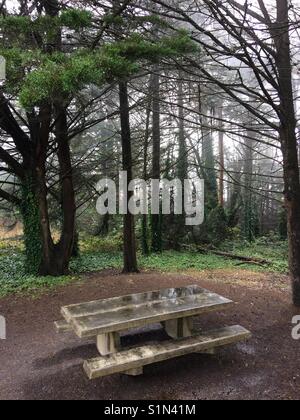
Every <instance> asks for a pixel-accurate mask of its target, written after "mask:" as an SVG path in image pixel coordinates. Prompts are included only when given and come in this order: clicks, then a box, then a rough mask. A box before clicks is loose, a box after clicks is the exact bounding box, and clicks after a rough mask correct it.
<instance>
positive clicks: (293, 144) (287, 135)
mask: <svg viewBox="0 0 300 420" xmlns="http://www.w3.org/2000/svg"><path fill="white" fill-rule="evenodd" d="M277 15H278V17H277V24H276V26H275V29H274V38H275V43H276V49H277V68H278V77H279V94H280V105H281V106H280V108H281V127H280V140H281V146H282V153H283V169H284V188H285V191H284V197H285V206H286V210H287V218H288V234H289V263H290V275H291V281H292V289H293V302H294V304H295V305H296V306H300V181H299V177H300V175H299V162H298V154H297V136H296V128H297V123H296V117H295V107H294V98H293V83H292V65H291V63H292V59H291V48H290V36H289V30H288V29H289V16H288V15H289V4H288V1H287V0H277Z"/></svg>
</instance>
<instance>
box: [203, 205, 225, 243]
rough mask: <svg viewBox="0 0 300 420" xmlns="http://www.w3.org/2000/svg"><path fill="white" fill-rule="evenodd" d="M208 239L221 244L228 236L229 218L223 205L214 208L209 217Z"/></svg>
mask: <svg viewBox="0 0 300 420" xmlns="http://www.w3.org/2000/svg"><path fill="white" fill-rule="evenodd" d="M207 231H208V239H209V241H210V243H212V244H214V245H219V244H220V243H222V242H223V241H224V240H225V239H226V237H227V236H228V220H227V216H226V213H225V210H224V208H223V207H221V206H218V207H216V208H215V209H213V210H212V211H211V212H210V213H209V216H208V219H207Z"/></svg>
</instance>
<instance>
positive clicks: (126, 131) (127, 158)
mask: <svg viewBox="0 0 300 420" xmlns="http://www.w3.org/2000/svg"><path fill="white" fill-rule="evenodd" d="M119 96H120V119H121V138H122V159H123V170H124V171H125V172H127V187H128V186H129V184H130V182H131V181H132V179H133V170H132V151H131V131H130V113H129V100H128V86H127V82H126V81H123V82H120V84H119ZM127 190H128V188H127ZM132 196H133V192H132V191H128V195H127V214H126V215H124V269H123V272H124V273H137V272H138V266H137V256H136V239H135V223H134V216H133V215H132V214H131V213H130V212H129V209H128V204H129V201H130V199H131V197H132Z"/></svg>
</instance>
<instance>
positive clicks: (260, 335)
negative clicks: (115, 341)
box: [0, 271, 300, 400]
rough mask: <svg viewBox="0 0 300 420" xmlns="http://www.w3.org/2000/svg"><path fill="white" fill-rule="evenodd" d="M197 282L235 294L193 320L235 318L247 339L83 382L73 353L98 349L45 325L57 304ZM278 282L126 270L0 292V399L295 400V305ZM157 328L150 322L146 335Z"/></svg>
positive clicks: (298, 373) (299, 390) (211, 323)
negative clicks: (224, 307) (34, 291)
mask: <svg viewBox="0 0 300 420" xmlns="http://www.w3.org/2000/svg"><path fill="white" fill-rule="evenodd" d="M196 283H197V284H199V285H201V286H203V287H206V288H209V289H211V290H213V291H215V292H218V293H221V294H223V295H224V296H226V297H229V298H231V299H233V300H235V301H236V302H239V303H238V304H237V305H236V308H235V309H233V310H232V309H231V310H229V311H228V312H226V313H225V312H224V313H219V314H210V315H206V316H203V318H201V319H199V320H198V321H197V324H198V326H201V327H205V328H209V329H210V328H213V327H215V326H223V325H226V324H227V325H231V324H241V325H243V326H245V327H246V328H249V329H250V330H251V331H252V332H253V338H252V339H251V340H250V341H249V342H248V343H246V344H240V345H238V346H233V347H230V348H227V349H224V350H222V351H221V352H220V353H219V354H218V355H217V356H202V355H191V356H187V357H184V358H183V359H182V358H181V359H176V360H171V361H168V362H164V363H162V364H156V365H153V366H149V367H146V368H145V374H144V376H142V377H137V378H132V377H126V376H120V375H115V376H111V377H108V378H104V379H99V380H96V381H94V382H89V381H88V380H87V379H86V377H85V374H84V373H83V370H82V361H83V360H84V359H86V358H91V357H95V356H97V352H96V349H95V345H94V343H93V342H91V341H90V342H85V341H81V340H79V339H77V338H76V337H75V336H74V335H73V334H66V335H57V334H56V333H55V332H54V329H53V321H55V320H57V319H59V311H60V307H61V306H62V305H66V304H71V303H78V302H80V301H88V300H92V299H93V300H94V299H98V298H99V299H100V298H107V297H111V296H117V295H123V294H127V293H133V292H141V291H146V290H155V289H157V288H164V287H171V286H182V285H189V284H196ZM287 284H288V279H287V278H285V277H276V276H274V275H264V274H253V273H250V272H246V271H240V272H237V271H215V272H202V273H192V274H189V275H182V274H176V275H162V274H157V273H144V274H139V275H134V276H121V275H117V273H114V272H111V271H110V272H103V273H98V274H95V275H90V276H87V277H86V278H85V279H84V280H83V281H82V282H81V283H76V284H72V285H69V286H67V287H61V288H58V289H56V290H55V291H51V292H50V293H48V294H44V295H42V296H41V297H39V298H36V299H34V300H32V299H30V298H28V297H9V298H6V299H2V300H0V314H1V315H4V316H5V317H6V318H7V324H8V331H7V332H8V339H7V340H6V341H0V399H2V400H4V399H34V400H35V399H51V400H56V399H68V400H69V399H70V400H71V399H86V400H90V399H147V398H149V399H299V398H300V341H294V340H292V338H291V329H292V325H291V320H292V317H293V316H294V315H297V314H300V310H298V311H297V310H296V309H295V308H293V307H292V306H291V304H290V296H289V291H288V287H287ZM162 334H163V333H162V332H160V331H152V332H150V333H149V334H148V335H147V338H148V337H149V338H151V339H152V338H153V337H154V336H156V337H159V336H161V335H162ZM140 338H141V336H139V335H138V336H136V337H135V338H132V337H128V338H127V339H126V341H127V342H131V341H134V340H139V339H140ZM143 338H145V337H143Z"/></svg>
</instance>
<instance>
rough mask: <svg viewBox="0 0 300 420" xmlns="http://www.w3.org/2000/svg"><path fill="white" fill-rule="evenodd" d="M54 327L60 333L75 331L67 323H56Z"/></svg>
mask: <svg viewBox="0 0 300 420" xmlns="http://www.w3.org/2000/svg"><path fill="white" fill-rule="evenodd" d="M54 327H55V329H56V331H57V332H58V333H65V332H69V331H73V328H72V325H70V324H68V323H67V322H66V321H64V320H61V321H55V322H54Z"/></svg>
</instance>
